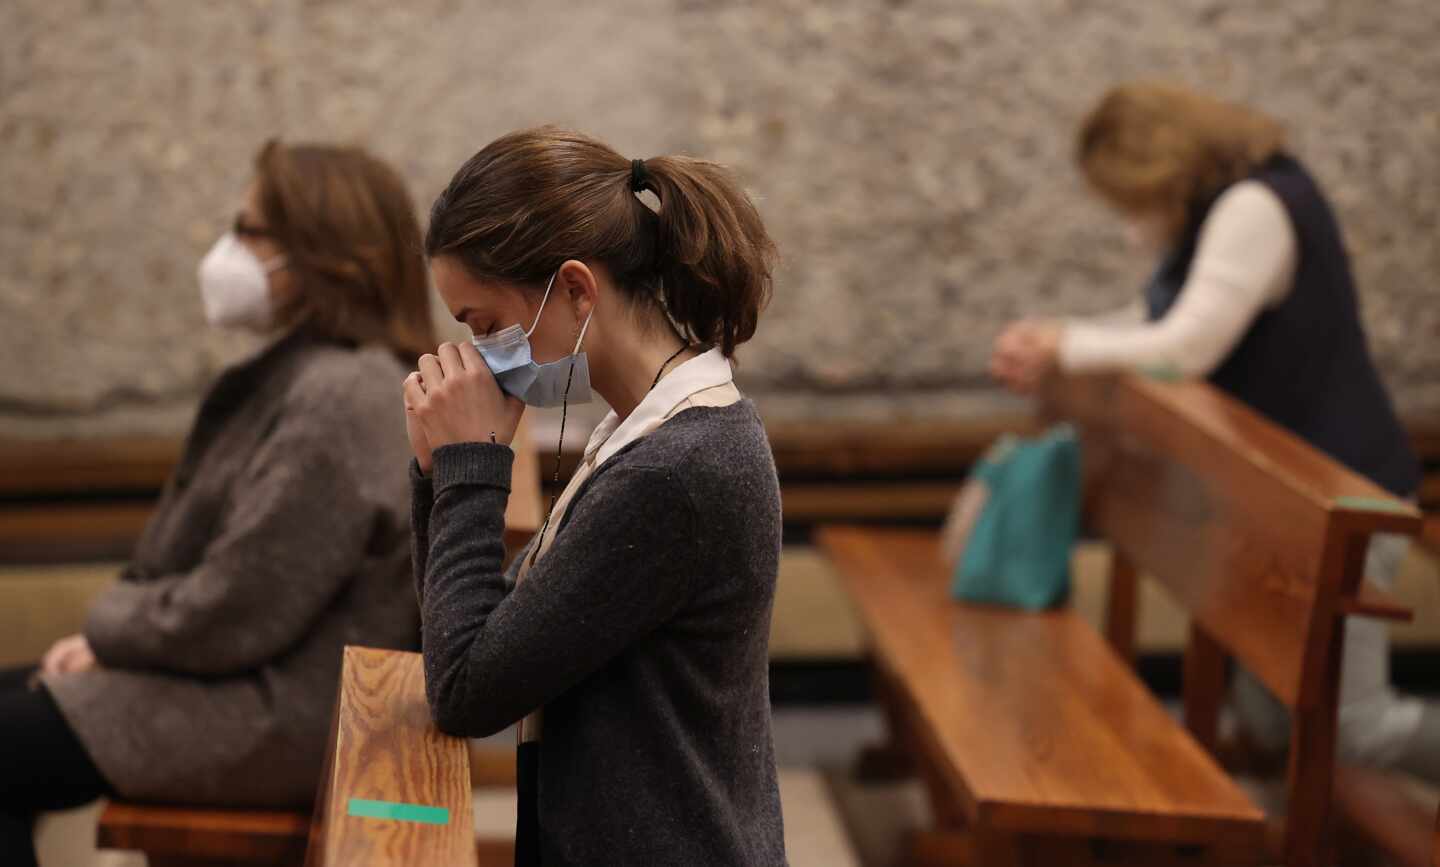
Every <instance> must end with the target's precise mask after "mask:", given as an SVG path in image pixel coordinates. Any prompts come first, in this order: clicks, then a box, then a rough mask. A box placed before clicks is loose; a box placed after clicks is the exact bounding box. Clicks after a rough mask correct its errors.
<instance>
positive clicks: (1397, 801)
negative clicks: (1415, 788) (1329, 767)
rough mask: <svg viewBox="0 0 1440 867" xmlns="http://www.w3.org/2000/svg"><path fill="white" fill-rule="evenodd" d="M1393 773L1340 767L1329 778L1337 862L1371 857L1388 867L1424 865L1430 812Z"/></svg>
mask: <svg viewBox="0 0 1440 867" xmlns="http://www.w3.org/2000/svg"><path fill="white" fill-rule="evenodd" d="M1408 788H1409V787H1408V786H1407V785H1406V784H1405V782H1403V781H1402V780H1401V779H1399V778H1398V777H1397V776H1396V775H1395V774H1391V773H1387V772H1384V771H1377V770H1374V769H1371V768H1360V767H1353V766H1343V765H1342V766H1341V767H1340V768H1339V769H1338V770H1337V771H1336V774H1335V810H1336V825H1337V827H1338V829H1339V832H1340V843H1341V847H1342V859H1341V861H1340V863H1342V864H1352V863H1354V864H1368V863H1372V862H1373V861H1374V860H1375V858H1376V857H1380V858H1384V859H1385V863H1387V864H1390V865H1393V867H1428V865H1429V864H1430V863H1431V857H1432V854H1433V853H1432V847H1433V845H1434V842H1435V837H1434V834H1435V828H1436V824H1435V823H1436V811H1435V808H1434V804H1433V802H1432V804H1431V805H1430V806H1428V807H1427V806H1426V805H1425V804H1424V803H1422V802H1421V801H1420V800H1418V799H1417V798H1416V797H1414V796H1413V795H1412V794H1411V792H1410V791H1408Z"/></svg>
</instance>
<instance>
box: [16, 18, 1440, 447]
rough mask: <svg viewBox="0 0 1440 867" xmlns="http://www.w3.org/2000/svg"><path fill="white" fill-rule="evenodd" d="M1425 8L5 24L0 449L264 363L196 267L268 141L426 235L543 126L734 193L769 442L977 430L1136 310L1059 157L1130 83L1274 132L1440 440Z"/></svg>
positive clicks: (110, 419) (130, 425) (1108, 239)
mask: <svg viewBox="0 0 1440 867" xmlns="http://www.w3.org/2000/svg"><path fill="white" fill-rule="evenodd" d="M1437 39H1440V4H1437V3H1435V2H1433V0H1383V2H1375V3H1344V2H1321V0H1287V2H1285V3H1277V4H1269V3H1266V4H1256V3H1245V2H1229V3H1226V2H1206V0H1173V2H1166V3H1153V2H1144V0H1088V2H1087V0H970V2H964V3H955V2H946V0H924V2H892V3H890V4H888V5H887V4H879V3H874V2H862V0H844V2H800V0H766V2H756V3H751V4H723V3H710V2H701V0H671V2H666V0H619V2H616V0H610V2H606V3H603V4H571V3H563V2H558V0H540V2H529V3H519V2H515V3H463V2H445V0H423V2H407V3H404V4H398V3H389V2H378V0H361V2H353V3H342V2H316V0H312V2H302V0H249V2H229V3H224V4H210V3H206V4H199V3H194V4H192V3H172V2H150V3H145V2H113V3H80V2H77V0H10V2H8V3H6V4H4V5H3V7H0V433H5V432H10V433H16V432H18V433H23V434H34V435H49V434H55V433H74V432H80V433H100V432H126V431H180V430H183V428H184V426H185V424H186V422H187V416H188V413H189V411H190V408H191V407H192V405H193V401H194V398H195V396H196V394H197V391H198V389H200V388H201V387H202V385H203V383H204V382H206V381H207V380H208V379H210V378H211V377H213V376H214V374H215V372H216V371H217V370H218V369H219V367H220V366H222V365H223V364H225V363H227V362H228V361H230V360H233V359H234V358H236V357H237V355H238V354H240V353H242V352H244V351H246V350H247V349H248V348H249V342H248V341H247V340H246V339H244V338H239V337H235V336H233V335H224V334H219V333H216V332H213V331H211V330H209V329H207V328H206V327H205V326H204V324H203V321H202V319H201V316H200V307H199V301H198V296H197V292H196V287H195V279H194V266H195V263H196V261H197V259H198V257H199V256H200V255H201V254H202V253H203V252H204V250H205V249H206V247H208V245H209V244H210V243H211V241H212V240H213V239H214V237H215V236H216V235H217V234H218V233H219V232H220V231H221V230H222V229H223V228H224V227H225V225H226V224H227V222H228V220H229V219H230V218H231V217H232V215H233V213H234V211H235V209H236V207H237V206H238V199H239V196H240V194H241V191H242V190H243V188H244V184H245V182H246V179H247V177H248V175H249V170H250V160H251V157H252V155H253V153H254V152H255V150H256V149H257V147H258V146H259V144H260V142H261V141H263V140H264V139H265V138H266V137H268V136H271V135H282V136H284V137H286V138H287V139H291V140H302V139H334V140H340V141H352V142H359V143H362V144H365V145H366V146H368V147H370V148H372V149H373V150H375V151H376V152H377V153H379V154H381V155H382V156H384V157H386V158H388V159H390V160H392V161H393V162H395V164H396V165H397V166H398V167H399V168H400V169H401V171H402V172H403V173H404V174H405V175H406V177H407V178H408V179H409V180H410V181H411V184H412V189H413V191H414V193H415V195H416V198H417V202H418V203H419V205H420V207H421V208H424V207H425V206H427V205H428V203H429V201H430V200H431V198H432V197H433V196H434V194H435V193H436V192H437V191H438V190H439V188H440V187H441V186H442V185H443V184H444V182H445V181H446V180H447V179H448V177H449V174H450V172H451V171H453V169H454V168H455V167H457V166H458V165H459V163H460V162H461V161H462V160H463V159H464V158H465V157H467V156H468V155H469V154H470V153H472V152H473V151H474V150H475V149H476V148H478V147H479V146H480V145H482V144H484V143H485V142H486V141H488V140H489V139H491V138H493V137H494V136H495V135H497V134H499V133H501V132H503V131H505V130H508V129H511V128H514V127H517V126H522V125H528V124H532V123H539V122H552V121H553V122H558V123H562V124H567V125H573V126H578V127H580V128H583V129H586V130H589V131H591V132H594V133H596V134H598V135H600V136H602V137H604V138H607V139H608V140H610V141H611V142H612V143H613V144H615V145H616V146H617V147H618V148H619V149H621V150H622V151H623V152H625V153H627V154H634V155H636V156H648V155H651V154H655V153H661V152H670V151H683V152H690V153H696V154H700V155H705V156H709V157H713V158H717V159H720V160H723V161H726V162H728V163H731V164H732V165H734V166H735V167H737V168H738V169H739V170H740V171H741V173H742V175H743V176H744V178H745V180H746V182H747V183H748V184H750V185H751V187H752V188H753V190H754V192H755V194H756V195H757V197H758V198H759V200H760V204H761V208H762V210H763V211H764V213H765V216H766V218H767V220H768V221H769V224H770V226H771V228H772V230H773V232H774V234H775V235H776V237H777V239H778V240H779V241H780V244H781V247H782V250H783V252H784V255H785V264H784V267H783V270H782V272H781V275H780V280H779V283H778V286H777V291H776V296H775V301H774V304H773V306H772V308H771V310H770V312H769V314H768V316H767V318H766V319H765V320H764V322H763V324H762V329H761V333H760V335H759V336H758V337H757V339H756V340H755V342H754V343H753V344H752V345H751V346H750V347H748V348H747V350H746V351H745V352H744V353H743V354H742V363H743V366H742V371H743V375H744V377H745V379H746V381H747V384H748V385H749V386H750V387H751V388H752V389H753V390H754V391H756V392H758V393H761V394H762V395H764V396H765V399H766V402H767V407H768V408H770V409H772V411H773V412H776V413H780V414H785V415H802V416H803V415H809V414H824V415H827V416H828V415H835V414H841V415H844V414H858V415H871V414H884V415H893V414H895V413H901V414H909V415H924V414H927V413H963V412H968V411H972V410H973V409H974V408H976V407H977V406H983V405H986V404H987V402H988V401H989V400H990V399H991V393H990V392H989V390H988V383H987V382H986V380H985V377H984V373H983V370H984V362H985V358H986V353H987V350H988V345H989V342H990V339H991V338H992V336H993V334H994V333H995V331H996V329H997V328H998V327H999V326H1000V325H1001V324H1003V322H1005V321H1006V320H1007V319H1009V318H1011V317H1014V316H1016V315H1020V314H1022V313H1054V314H1059V313H1079V312H1087V311H1095V310H1100V309H1103V308H1107V307H1110V306H1115V305H1118V304H1120V303H1122V302H1123V301H1125V300H1126V299H1128V298H1129V297H1130V296H1131V295H1132V294H1133V292H1134V291H1135V288H1136V286H1137V285H1138V283H1139V281H1140V280H1141V278H1142V277H1143V275H1144V273H1145V271H1146V270H1147V267H1148V263H1144V262H1138V261H1135V260H1134V259H1133V258H1131V257H1130V256H1129V255H1127V252H1126V251H1125V250H1124V249H1123V245H1122V242H1121V241H1120V237H1119V233H1118V231H1117V229H1116V227H1115V226H1114V225H1113V223H1112V222H1111V221H1110V220H1109V218H1108V215H1107V214H1106V213H1105V212H1104V211H1103V210H1102V209H1101V208H1100V207H1099V206H1098V205H1097V204H1096V203H1094V202H1093V201H1091V200H1090V199H1089V198H1087V196H1086V195H1085V192H1084V190H1083V188H1082V187H1081V184H1080V182H1079V180H1078V178H1077V176H1076V174H1075V172H1074V170H1073V168H1072V166H1071V164H1070V160H1069V155H1070V142H1071V134H1072V130H1073V128H1074V125H1075V123H1076V122H1077V120H1078V118H1079V117H1080V115H1081V114H1082V113H1083V111H1084V110H1085V109H1086V107H1088V105H1089V103H1090V102H1091V101H1093V99H1094V98H1095V97H1096V96H1098V94H1099V93H1100V92H1101V91H1102V90H1103V89H1104V88H1105V87H1106V86H1107V85H1108V84H1110V83H1112V82H1114V81H1116V80H1120V79H1124V78H1129V77H1134V76H1142V75H1151V76H1161V77H1166V78H1171V79H1177V80H1181V81H1186V82H1190V83H1192V84H1197V85H1201V86H1204V87H1207V88H1210V89H1212V90H1214V91H1217V92H1219V93H1221V94H1223V95H1227V96H1230V97H1233V98H1238V99H1243V100H1248V101H1252V102H1254V103H1256V104H1258V105H1260V106H1262V107H1263V108H1265V109H1267V110H1270V111H1271V112H1273V113H1275V114H1276V115H1278V116H1280V117H1281V118H1282V119H1284V120H1285V121H1286V122H1287V123H1288V124H1289V125H1290V127H1291V129H1292V130H1293V138H1294V141H1295V144H1296V148H1297V150H1298V151H1299V152H1300V153H1301V154H1302V155H1303V156H1304V157H1305V158H1306V159H1307V161H1308V162H1309V163H1310V164H1311V165H1312V167H1313V168H1314V170H1315V172H1316V174H1317V175H1319V177H1320V178H1321V179H1322V181H1323V182H1324V183H1325V184H1326V186H1327V187H1328V189H1329V191H1330V193H1331V195H1332V197H1333V199H1334V200H1335V204H1336V207H1337V209H1338V211H1339V212H1340V215H1341V218H1342V221H1343V223H1344V225H1345V228H1346V231H1347V233H1348V239H1349V242H1350V245H1351V247H1352V250H1353V252H1354V255H1355V261H1356V270H1357V273H1358V276H1359V279H1360V284H1361V287H1362V291H1363V298H1364V310H1365V316H1366V322H1367V324H1368V326H1369V328H1370V333H1371V335H1372V339H1373V342H1374V345H1375V349H1376V352H1377V355H1378V357H1379V359H1380V362H1381V364H1382V366H1383V368H1384V370H1385V373H1386V376H1387V378H1388V379H1389V381H1390V383H1391V385H1392V386H1393V387H1394V389H1395V390H1396V393H1397V396H1398V397H1399V399H1400V402H1401V403H1402V405H1403V406H1405V407H1406V408H1407V409H1408V410H1410V411H1413V412H1422V411H1423V412H1431V413H1434V412H1440V340H1437V338H1440V304H1437V303H1436V301H1437V299H1440V296H1437V292H1436V288H1435V287H1436V281H1437V278H1440V96H1437V95H1436V93H1437V90H1436V87H1437V84H1440V52H1437V51H1435V45H1436V43H1437Z"/></svg>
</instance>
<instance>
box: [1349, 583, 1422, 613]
mask: <svg viewBox="0 0 1440 867" xmlns="http://www.w3.org/2000/svg"><path fill="white" fill-rule="evenodd" d="M1340 610H1341V611H1343V612H1344V613H1345V614H1348V615H1355V616H1357V617H1376V618H1379V619H1381V620H1394V621H1396V622H1397V623H1409V622H1411V621H1412V620H1414V619H1415V609H1413V608H1411V607H1410V606H1408V605H1406V604H1405V603H1404V602H1401V601H1400V600H1399V599H1396V598H1395V597H1394V596H1391V595H1390V594H1389V593H1386V592H1385V591H1384V590H1381V589H1380V588H1379V587H1377V586H1375V585H1374V584H1372V583H1371V582H1369V581H1362V582H1360V590H1359V591H1358V592H1357V593H1356V594H1355V595H1354V596H1351V597H1347V598H1344V599H1341V600H1340Z"/></svg>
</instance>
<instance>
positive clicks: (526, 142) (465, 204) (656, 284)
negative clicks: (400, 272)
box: [425, 127, 776, 357]
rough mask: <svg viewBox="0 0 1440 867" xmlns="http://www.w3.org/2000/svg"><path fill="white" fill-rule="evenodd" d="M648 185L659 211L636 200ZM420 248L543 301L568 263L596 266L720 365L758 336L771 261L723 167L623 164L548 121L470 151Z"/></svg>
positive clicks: (765, 237)
mask: <svg viewBox="0 0 1440 867" xmlns="http://www.w3.org/2000/svg"><path fill="white" fill-rule="evenodd" d="M645 190H648V191H650V192H652V193H654V194H655V196H656V198H658V199H659V201H660V207H659V208H658V210H652V209H651V208H650V207H649V205H648V204H646V202H645V200H644V199H641V198H639V197H638V195H637V194H638V193H641V192H643V191H645ZM425 252H426V254H427V255H429V256H431V257H435V256H439V255H454V256H457V257H458V258H459V259H460V261H462V262H464V263H465V265H466V267H468V268H469V269H470V271H471V272H472V273H473V274H474V275H475V276H476V277H479V278H485V279H500V280H508V281H511V282H514V283H517V284H519V285H521V286H526V287H531V288H533V289H534V290H535V291H536V292H537V293H538V292H539V291H541V290H543V288H544V285H545V281H546V279H547V278H548V277H549V275H551V274H553V273H554V271H555V269H556V268H558V267H559V266H560V264H561V263H562V262H564V261H565V260H566V259H580V260H584V261H592V262H599V263H601V264H603V265H604V266H605V267H606V269H607V270H608V271H609V272H610V275H611V277H612V278H613V279H614V280H615V282H616V285H617V287H618V288H619V289H620V290H621V291H622V292H623V293H624V294H625V295H626V296H627V297H628V298H629V299H630V301H631V302H633V303H635V304H638V305H642V306H644V307H647V308H655V309H659V310H663V311H664V312H665V314H667V315H668V316H669V317H670V319H671V321H673V322H674V324H675V326H676V327H677V328H679V329H680V332H681V335H682V336H683V337H684V338H685V339H686V340H688V341H690V342H692V343H700V344H706V345H711V346H716V347H718V348H719V349H720V351H721V352H723V353H724V354H725V355H726V357H731V356H733V355H734V354H735V347H737V346H739V345H740V344H741V343H744V342H745V341H747V340H749V339H750V338H751V337H752V336H754V334H755V326H756V323H757V322H758V321H759V319H760V312H761V311H762V310H763V309H764V308H765V305H766V303H767V302H768V301H769V300H770V290H771V272H772V271H773V269H774V262H775V257H776V252H775V244H774V242H773V241H771V240H770V236H769V234H768V233H767V232H766V231H765V225H764V223H763V222H761V220H760V214H759V212H758V211H756V209H755V205H754V204H753V203H752V202H751V201H750V198H749V197H748V196H747V195H746V194H745V192H744V191H743V190H742V189H741V188H740V185H739V184H738V183H737V182H736V181H735V179H734V178H733V177H731V175H730V173H729V172H727V171H726V170H725V169H724V168H722V167H721V166H719V165H718V164H716V163H712V162H707V161H705V160H698V159H692V158H689V157H678V156H662V157H653V158H651V159H648V160H629V159H626V158H624V157H622V156H621V155H620V154H619V153H617V152H616V151H615V150H614V149H613V148H611V147H610V146H609V145H606V144H605V143H603V142H600V141H598V140H596V139H594V138H592V137H590V136H587V135H585V134H583V133H578V132H572V131H569V130H563V129H556V128H554V127H541V128H538V129H531V130H521V131H518V132H513V133H510V134H509V135H507V136H503V137H501V138H499V139H496V140H495V141H493V142H491V143H490V144H489V145H487V146H486V147H485V148H484V149H482V150H481V151H480V152H479V153H477V154H476V155H475V156H473V157H471V159H470V160H469V161H468V162H467V163H466V164H465V165H464V166H462V167H461V168H460V171H458V172H456V174H455V177H454V178H453V179H451V181H450V185H449V186H448V187H447V188H446V189H445V191H444V192H443V193H441V194H440V196H439V198H437V199H436V200H435V205H434V207H433V208H432V209H431V211H430V227H429V230H428V231H427V233H426V236H425Z"/></svg>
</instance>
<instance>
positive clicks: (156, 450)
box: [0, 437, 184, 497]
mask: <svg viewBox="0 0 1440 867" xmlns="http://www.w3.org/2000/svg"><path fill="white" fill-rule="evenodd" d="M183 446H184V441H183V440H181V439H180V438H179V437H104V438H101V437H95V438H86V439H78V438H77V439H55V440H38V439H37V440H32V439H11V438H8V437H7V438H0V495H3V496H9V497H20V496H53V495H55V494H65V493H87V494H88V493H94V492H96V491H122V490H123V491H145V492H154V491H158V490H160V488H161V486H163V485H164V484H165V480H166V479H167V478H169V476H170V471H171V470H172V469H174V467H175V464H176V463H177V462H178V461H179V460H180V451H181V449H182V448H183Z"/></svg>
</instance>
